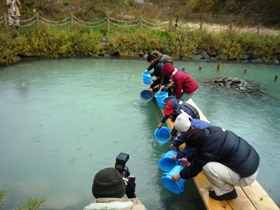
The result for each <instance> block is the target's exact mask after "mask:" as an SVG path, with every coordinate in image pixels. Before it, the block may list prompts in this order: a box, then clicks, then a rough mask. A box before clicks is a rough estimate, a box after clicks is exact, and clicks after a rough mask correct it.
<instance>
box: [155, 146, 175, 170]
mask: <svg viewBox="0 0 280 210" xmlns="http://www.w3.org/2000/svg"><path fill="white" fill-rule="evenodd" d="M177 153H178V152H176V151H174V150H169V151H168V152H167V153H165V154H162V155H161V156H160V157H159V160H158V164H159V168H160V169H161V170H163V171H164V172H170V171H171V170H172V169H173V168H174V166H177V165H179V161H178V160H176V161H174V160H172V157H173V156H174V155H177Z"/></svg>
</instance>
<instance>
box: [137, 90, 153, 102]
mask: <svg viewBox="0 0 280 210" xmlns="http://www.w3.org/2000/svg"><path fill="white" fill-rule="evenodd" d="M153 97H154V94H153V93H152V92H150V91H149V90H148V89H144V90H142V91H141V93H140V99H141V100H142V101H144V102H149V101H151V100H152V99H153Z"/></svg>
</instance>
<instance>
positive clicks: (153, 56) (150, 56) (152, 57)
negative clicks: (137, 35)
mask: <svg viewBox="0 0 280 210" xmlns="http://www.w3.org/2000/svg"><path fill="white" fill-rule="evenodd" d="M155 58H157V55H152V54H149V55H148V56H147V61H148V62H150V61H151V60H153V59H155Z"/></svg>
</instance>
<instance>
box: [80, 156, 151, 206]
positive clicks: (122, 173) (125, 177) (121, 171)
mask: <svg viewBox="0 0 280 210" xmlns="http://www.w3.org/2000/svg"><path fill="white" fill-rule="evenodd" d="M128 159H129V155H128V154H126V153H120V154H119V155H118V156H117V158H116V164H115V168H105V169H102V170H100V171H99V172H98V173H97V174H96V175H95V177H94V179H93V185H92V194H93V196H94V197H95V198H96V203H92V204H90V205H88V206H86V207H85V208H84V210H94V209H108V210H110V209H112V210H113V209H114V210H117V209H119V210H122V209H123V210H124V209H125V210H146V207H145V206H144V205H143V204H142V203H141V201H140V200H139V199H138V198H136V195H135V187H136V183H135V177H134V176H131V175H130V172H129V170H128V167H126V166H125V164H126V162H127V161H128ZM124 194H126V196H127V197H128V198H122V197H123V196H124Z"/></svg>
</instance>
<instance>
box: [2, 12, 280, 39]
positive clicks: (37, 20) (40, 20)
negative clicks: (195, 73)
mask: <svg viewBox="0 0 280 210" xmlns="http://www.w3.org/2000/svg"><path fill="white" fill-rule="evenodd" d="M202 17H203V16H202V15H200V21H199V22H198V23H191V22H188V23H177V22H176V24H177V25H176V26H175V22H174V21H171V20H170V21H169V22H168V21H165V22H160V23H159V22H157V23H152V22H149V21H147V20H145V19H143V18H138V19H135V20H117V19H115V18H113V17H110V16H109V15H108V16H107V17H105V18H102V19H100V20H98V21H94V22H87V21H83V20H81V19H79V18H77V17H75V16H73V15H72V14H71V15H70V16H69V17H66V18H65V19H63V20H48V19H46V18H44V17H42V16H40V15H39V14H38V13H37V14H36V15H35V16H34V17H31V18H29V19H26V20H22V19H20V25H21V27H29V26H32V25H34V24H35V25H36V26H37V27H40V25H47V26H65V25H68V24H70V27H71V28H72V27H73V26H74V25H79V26H82V27H92V28H93V27H100V26H103V25H105V24H106V26H107V30H108V31H109V30H110V27H109V26H110V25H114V26H116V27H125V28H128V27H139V28H140V30H141V29H142V28H143V27H146V28H149V29H151V30H161V29H169V30H178V31H181V32H190V31H196V30H199V31H200V32H201V31H202V30H206V31H210V32H220V31H227V30H230V31H232V30H234V31H239V32H241V33H246V32H247V33H257V34H270V35H279V34H280V30H272V29H268V28H265V27H263V26H261V25H260V24H259V25H258V26H256V27H252V28H249V27H242V28H239V27H237V26H234V25H233V23H231V24H228V25H222V24H209V23H206V22H204V21H203V20H202ZM7 25H8V16H7V15H6V14H5V13H4V14H3V15H2V16H0V27H1V26H4V27H6V26H7Z"/></svg>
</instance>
